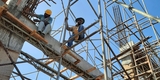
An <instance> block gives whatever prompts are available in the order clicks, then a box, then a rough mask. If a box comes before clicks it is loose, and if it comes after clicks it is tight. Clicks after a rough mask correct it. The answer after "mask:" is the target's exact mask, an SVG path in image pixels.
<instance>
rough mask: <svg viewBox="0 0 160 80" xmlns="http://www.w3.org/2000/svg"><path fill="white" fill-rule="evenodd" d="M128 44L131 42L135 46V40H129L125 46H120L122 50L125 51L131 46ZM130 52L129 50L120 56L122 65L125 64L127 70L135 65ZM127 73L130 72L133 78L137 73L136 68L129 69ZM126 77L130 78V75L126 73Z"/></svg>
mask: <svg viewBox="0 0 160 80" xmlns="http://www.w3.org/2000/svg"><path fill="white" fill-rule="evenodd" d="M128 44H129V45H130V46H133V45H134V43H133V42H128V43H127V44H126V45H123V46H122V47H121V48H120V51H121V52H123V51H124V50H125V49H128V48H129V47H130V46H129V45H128ZM128 54H130V51H128V52H127V53H126V54H124V55H123V56H121V57H120V58H121V62H122V65H123V67H124V69H125V70H127V69H130V68H131V67H133V60H132V58H131V56H130V55H128ZM126 55H128V56H126ZM127 73H128V74H129V76H130V77H131V78H132V77H134V75H135V73H134V69H130V70H128V71H127ZM124 79H125V80H126V79H128V77H127V75H126V74H125V73H124ZM132 80H136V79H134V78H133V79H132Z"/></svg>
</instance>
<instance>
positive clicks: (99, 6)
mask: <svg viewBox="0 0 160 80" xmlns="http://www.w3.org/2000/svg"><path fill="white" fill-rule="evenodd" d="M98 9H99V17H98V18H99V25H100V29H101V30H100V33H101V45H102V56H103V66H104V80H107V79H108V75H107V65H106V52H105V46H104V36H103V23H102V13H101V0H98Z"/></svg>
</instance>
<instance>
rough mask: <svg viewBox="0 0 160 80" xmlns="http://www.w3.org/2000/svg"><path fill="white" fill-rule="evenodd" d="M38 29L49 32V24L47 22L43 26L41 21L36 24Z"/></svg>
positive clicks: (44, 32) (45, 32)
mask: <svg viewBox="0 0 160 80" xmlns="http://www.w3.org/2000/svg"><path fill="white" fill-rule="evenodd" d="M38 31H40V32H42V33H43V34H45V35H46V34H47V33H50V32H51V24H47V25H46V26H45V24H44V22H43V21H41V22H40V23H39V25H38Z"/></svg>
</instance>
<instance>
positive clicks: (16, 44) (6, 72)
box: [0, 0, 27, 80]
mask: <svg viewBox="0 0 160 80" xmlns="http://www.w3.org/2000/svg"><path fill="white" fill-rule="evenodd" d="M16 1H17V0H11V3H10V5H8V6H9V11H10V12H11V13H14V15H17V14H19V13H20V10H22V8H23V7H22V6H19V7H17V8H15V7H14V5H15V3H16ZM24 1H27V0H22V2H24ZM3 4H4V3H3V2H2V0H0V6H2V5H3ZM23 4H25V3H23ZM13 9H15V10H13ZM12 11H13V12H12ZM0 41H1V42H2V43H3V45H4V46H5V47H6V48H7V49H8V52H9V54H10V56H11V58H12V60H13V61H14V62H16V61H17V59H18V56H19V54H20V51H21V49H22V46H23V44H24V40H23V39H22V38H20V37H19V36H17V35H16V34H14V33H12V32H10V31H8V30H6V29H5V28H3V27H2V26H0ZM5 63H11V61H10V59H9V57H8V56H7V53H6V52H5V51H4V49H3V48H2V46H0V64H5ZM13 69H14V66H13V65H5V66H0V80H9V79H10V76H11V74H12V71H13Z"/></svg>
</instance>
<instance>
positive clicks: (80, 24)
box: [66, 17, 85, 47]
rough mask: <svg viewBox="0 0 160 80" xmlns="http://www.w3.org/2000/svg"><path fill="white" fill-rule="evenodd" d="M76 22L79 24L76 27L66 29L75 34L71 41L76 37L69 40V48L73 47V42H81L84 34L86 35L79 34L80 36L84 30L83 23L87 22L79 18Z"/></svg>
mask: <svg viewBox="0 0 160 80" xmlns="http://www.w3.org/2000/svg"><path fill="white" fill-rule="evenodd" d="M75 22H76V23H77V24H76V25H75V26H73V27H67V28H66V29H67V30H68V31H72V33H73V34H72V35H71V36H70V37H69V39H70V38H72V37H73V36H75V37H74V39H72V40H69V42H68V47H71V46H72V44H73V41H75V42H78V41H79V40H81V39H83V38H84V33H85V32H83V33H81V34H79V35H77V34H78V33H79V32H81V31H82V30H84V26H83V23H84V22H85V20H84V19H83V18H81V17H80V18H77V19H76V20H75Z"/></svg>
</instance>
